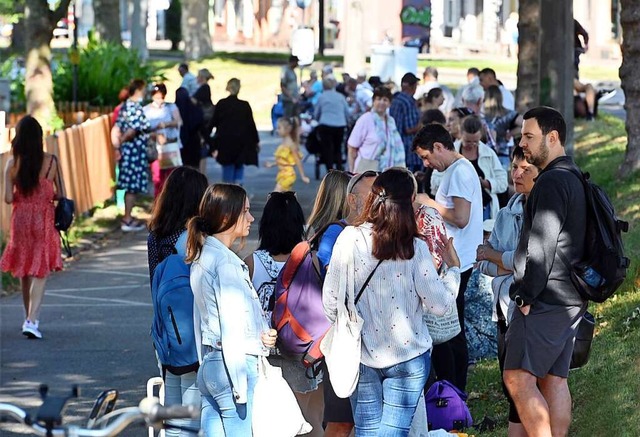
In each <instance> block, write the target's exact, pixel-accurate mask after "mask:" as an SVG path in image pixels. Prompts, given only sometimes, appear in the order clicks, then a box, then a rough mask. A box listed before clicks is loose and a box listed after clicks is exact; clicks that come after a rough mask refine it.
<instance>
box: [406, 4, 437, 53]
mask: <svg viewBox="0 0 640 437" xmlns="http://www.w3.org/2000/svg"><path fill="white" fill-rule="evenodd" d="M400 21H401V22H402V40H403V42H405V44H407V43H409V44H412V45H415V46H416V47H418V48H419V49H421V50H422V49H423V47H424V46H428V43H429V34H430V33H431V1H430V0H403V1H402V11H401V12H400Z"/></svg>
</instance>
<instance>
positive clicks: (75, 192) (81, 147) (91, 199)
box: [0, 115, 115, 238]
mask: <svg viewBox="0 0 640 437" xmlns="http://www.w3.org/2000/svg"><path fill="white" fill-rule="evenodd" d="M110 129H111V124H110V120H109V116H108V115H102V116H100V117H97V118H94V119H91V120H88V121H85V122H84V123H82V124H79V125H74V126H71V127H69V128H67V129H65V130H64V131H61V132H59V133H58V135H49V136H47V137H46V138H45V142H44V148H45V150H46V151H47V152H49V153H54V154H55V155H57V156H58V159H59V161H60V167H61V170H62V176H63V180H64V184H65V187H66V191H67V197H69V198H71V199H73V200H74V201H75V203H76V214H77V215H78V214H82V213H84V212H87V211H89V210H90V209H91V208H92V207H93V206H95V205H96V204H97V203H100V202H103V201H105V200H107V199H109V198H110V197H111V196H112V195H113V186H112V181H113V180H114V179H115V173H114V168H115V162H114V158H113V153H112V150H111V139H110V136H109V132H110ZM9 132H10V131H9V130H7V132H6V133H5V137H6V138H7V139H9V138H10V137H11V134H10V133H9ZM10 155H11V154H10V152H9V151H8V150H4V151H3V153H0V168H1V169H4V167H5V164H6V162H7V160H8V159H9V157H10ZM0 179H1V180H0V193H2V195H3V196H4V183H5V182H4V177H2V178H0ZM10 223H11V205H7V204H6V203H4V201H3V202H1V204H0V234H1V236H2V237H1V238H6V235H7V234H8V232H9V229H10Z"/></svg>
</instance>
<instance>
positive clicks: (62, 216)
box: [53, 156, 76, 257]
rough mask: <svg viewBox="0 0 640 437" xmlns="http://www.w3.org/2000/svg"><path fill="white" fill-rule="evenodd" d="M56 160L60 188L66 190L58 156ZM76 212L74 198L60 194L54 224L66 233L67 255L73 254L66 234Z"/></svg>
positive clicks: (64, 239)
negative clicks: (63, 185)
mask: <svg viewBox="0 0 640 437" xmlns="http://www.w3.org/2000/svg"><path fill="white" fill-rule="evenodd" d="M53 159H54V160H55V161H56V167H57V173H58V175H57V178H58V189H59V190H61V191H64V190H63V188H62V176H61V174H60V166H59V164H58V158H57V157H56V156H54V157H53ZM75 213H76V204H75V202H74V201H73V200H72V199H69V198H67V197H64V196H60V197H59V198H58V204H57V205H56V209H55V212H54V226H55V228H56V229H57V230H58V231H59V232H64V233H65V235H64V236H62V235H61V237H62V246H63V247H64V249H65V251H66V252H67V256H68V257H71V256H72V255H73V254H72V253H71V247H70V246H69V239H68V236H67V235H66V231H67V229H69V227H71V223H73V218H74V217H75Z"/></svg>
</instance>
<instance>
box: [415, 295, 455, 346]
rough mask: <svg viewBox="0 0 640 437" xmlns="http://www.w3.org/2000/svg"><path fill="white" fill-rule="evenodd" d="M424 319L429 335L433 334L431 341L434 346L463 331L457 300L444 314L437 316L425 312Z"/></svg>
mask: <svg viewBox="0 0 640 437" xmlns="http://www.w3.org/2000/svg"><path fill="white" fill-rule="evenodd" d="M422 319H423V320H424V322H425V323H426V324H427V328H428V329H429V335H430V336H431V341H432V342H433V345H434V346H435V345H437V344H442V343H444V342H447V341H449V340H451V339H452V338H453V337H455V336H456V335H458V334H459V333H460V331H461V329H460V319H459V318H458V307H457V306H456V304H455V302H454V303H453V305H451V308H449V311H447V312H446V313H445V314H444V315H442V316H437V315H435V314H431V313H428V312H425V314H424V316H422Z"/></svg>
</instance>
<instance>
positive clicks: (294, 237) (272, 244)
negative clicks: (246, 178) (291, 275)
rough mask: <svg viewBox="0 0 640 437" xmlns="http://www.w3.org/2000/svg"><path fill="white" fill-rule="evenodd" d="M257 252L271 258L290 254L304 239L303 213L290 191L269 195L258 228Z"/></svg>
mask: <svg viewBox="0 0 640 437" xmlns="http://www.w3.org/2000/svg"><path fill="white" fill-rule="evenodd" d="M258 236H259V239H260V244H259V246H258V250H266V251H267V252H269V254H270V255H271V256H276V255H285V254H288V253H291V250H292V249H293V247H294V246H295V245H296V244H298V243H299V242H301V241H302V240H303V238H304V213H303V212H302V207H301V206H300V204H299V203H298V199H296V196H295V194H294V193H292V192H291V191H287V192H284V193H279V192H273V193H271V194H270V195H269V199H268V200H267V203H266V204H265V205H264V211H263V212H262V217H261V218H260V226H259V227H258Z"/></svg>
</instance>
